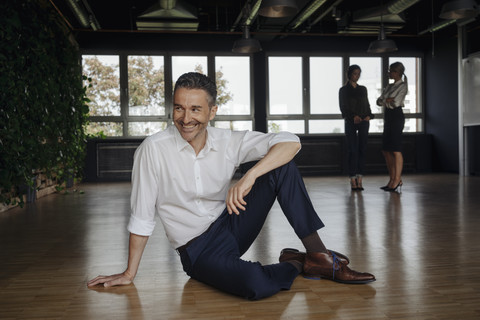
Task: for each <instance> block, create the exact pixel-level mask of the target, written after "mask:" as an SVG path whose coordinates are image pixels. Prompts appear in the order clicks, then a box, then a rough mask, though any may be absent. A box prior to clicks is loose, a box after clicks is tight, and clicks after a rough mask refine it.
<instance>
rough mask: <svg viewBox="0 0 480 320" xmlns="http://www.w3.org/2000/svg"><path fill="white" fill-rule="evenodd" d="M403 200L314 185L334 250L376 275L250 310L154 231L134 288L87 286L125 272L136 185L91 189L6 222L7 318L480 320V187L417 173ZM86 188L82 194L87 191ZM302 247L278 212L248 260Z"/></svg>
mask: <svg viewBox="0 0 480 320" xmlns="http://www.w3.org/2000/svg"><path fill="white" fill-rule="evenodd" d="M403 181H404V188H403V190H402V193H401V194H396V193H387V192H383V191H381V190H380V189H379V186H381V185H383V184H384V183H385V177H384V176H373V177H365V182H364V184H365V188H366V190H365V191H364V192H361V193H360V192H351V191H350V190H349V186H348V181H347V179H346V178H344V177H307V178H305V183H306V185H307V189H308V190H309V192H310V195H311V197H312V201H313V203H314V205H315V206H316V208H317V209H318V214H319V215H320V217H321V218H322V219H323V221H324V222H325V224H326V227H325V228H324V229H322V230H321V231H320V235H321V237H322V239H323V240H324V242H325V243H326V244H327V246H328V247H329V248H331V249H335V250H338V251H341V252H343V253H345V254H348V255H349V256H350V258H351V267H352V268H354V269H356V270H358V271H368V272H371V273H373V274H375V275H376V277H377V281H376V282H374V283H372V284H369V285H344V284H339V283H335V282H331V281H328V280H320V281H316V280H307V279H304V278H303V277H301V276H299V277H298V278H297V280H296V281H295V282H294V284H293V286H292V289H291V290H290V291H282V292H280V293H279V294H277V295H275V296H273V297H270V298H267V299H264V300H260V301H253V302H252V301H246V300H243V299H241V298H238V297H235V296H231V295H228V294H224V293H222V292H219V291H217V290H215V289H212V288H210V287H208V286H206V285H204V284H202V283H199V282H197V281H195V280H191V279H189V277H188V276H187V275H185V274H184V272H183V271H182V267H181V264H180V261H179V257H178V256H177V254H176V252H175V251H173V250H172V249H171V248H170V246H169V243H168V241H167V239H166V237H165V235H164V233H163V229H162V227H161V224H160V223H158V224H157V229H156V230H155V232H154V235H153V236H152V237H151V238H150V241H149V243H148V245H147V248H146V251H145V253H144V257H143V260H142V263H141V266H140V270H139V274H138V275H137V278H136V280H135V284H134V285H131V286H127V287H117V288H110V289H103V288H97V289H94V290H92V289H88V288H87V287H86V282H87V280H88V279H90V278H92V277H94V276H96V275H97V274H109V273H116V272H120V271H123V269H124V268H125V261H126V255H127V241H128V238H127V236H128V235H127V232H126V229H125V227H126V223H127V221H128V216H129V192H130V184H129V183H102V184H83V185H80V186H78V190H77V192H71V193H70V194H69V195H58V194H55V195H50V196H47V197H45V198H41V199H39V200H37V201H36V202H35V203H33V204H29V205H27V206H25V207H24V208H23V209H21V208H15V209H12V210H9V211H7V212H3V213H0V319H3V320H5V319H115V320H117V319H369V320H370V319H449V320H452V319H480V192H479V191H480V178H479V177H465V178H463V177H459V176H458V175H455V174H451V175H450V174H442V175H434V174H432V175H408V176H405V177H404V180H403ZM80 190H82V191H83V192H79V191H80ZM283 247H299V248H300V247H301V245H300V241H299V240H298V239H296V237H295V236H294V234H293V232H292V231H291V229H290V227H289V225H288V223H287V221H286V219H285V218H284V216H283V215H282V214H281V211H280V209H279V207H278V205H275V207H274V209H273V210H272V212H271V214H270V216H269V218H268V221H267V223H266V226H265V228H264V230H263V231H262V233H261V235H260V237H259V238H258V239H257V241H256V243H255V244H254V246H253V247H252V248H251V249H250V250H249V251H248V252H247V253H246V255H245V258H246V259H248V260H254V261H257V260H258V261H260V262H262V263H266V264H267V263H274V262H276V261H277V259H278V254H279V252H280V250H281V249H282V248H283Z"/></svg>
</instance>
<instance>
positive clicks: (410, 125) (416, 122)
mask: <svg viewBox="0 0 480 320" xmlns="http://www.w3.org/2000/svg"><path fill="white" fill-rule="evenodd" d="M422 130H423V126H422V119H417V118H407V119H405V127H404V128H403V132H421V131H422ZM369 132H370V133H383V119H373V120H370V130H369Z"/></svg>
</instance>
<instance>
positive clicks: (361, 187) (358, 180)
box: [357, 176, 365, 191]
mask: <svg viewBox="0 0 480 320" xmlns="http://www.w3.org/2000/svg"><path fill="white" fill-rule="evenodd" d="M357 190H359V191H363V190H365V189H364V188H363V185H362V177H361V176H357Z"/></svg>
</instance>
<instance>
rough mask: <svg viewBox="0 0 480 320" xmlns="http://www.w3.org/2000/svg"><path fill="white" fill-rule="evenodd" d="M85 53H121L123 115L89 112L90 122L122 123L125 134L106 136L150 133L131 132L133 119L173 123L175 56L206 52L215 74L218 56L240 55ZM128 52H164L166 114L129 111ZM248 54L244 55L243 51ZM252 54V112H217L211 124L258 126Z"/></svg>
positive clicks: (97, 52) (209, 70)
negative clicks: (90, 113) (226, 123)
mask: <svg viewBox="0 0 480 320" xmlns="http://www.w3.org/2000/svg"><path fill="white" fill-rule="evenodd" d="M84 55H96V56H102V55H109V56H118V57H119V80H120V81H119V82H120V84H119V87H120V115H119V116H89V121H90V122H115V123H121V124H122V133H123V134H122V135H121V136H107V137H105V138H106V139H139V138H145V137H146V136H131V135H129V134H128V126H129V123H132V122H166V123H167V127H169V126H172V125H173V122H172V105H173V81H174V80H172V57H178V56H185V57H191V56H202V57H206V58H207V70H204V71H205V72H206V74H207V75H208V76H212V75H213V76H215V74H216V65H215V57H232V58H233V57H236V56H239V55H236V54H228V53H205V52H188V53H185V52H165V51H161V52H152V51H135V50H131V51H130V50H128V51H121V52H119V51H100V50H82V51H81V58H83V56H84ZM128 56H162V57H163V59H164V79H165V80H164V81H165V93H164V98H165V115H154V116H147V115H129V110H128V109H129V105H128V104H129V101H128ZM241 57H244V55H241ZM247 57H248V58H249V77H250V90H249V93H250V99H249V102H250V114H242V115H217V116H216V117H215V118H214V119H213V120H212V121H210V125H211V126H215V122H216V121H222V122H225V121H250V122H251V124H252V129H253V130H255V117H254V116H255V112H254V110H255V105H254V85H253V81H254V79H253V61H252V56H247Z"/></svg>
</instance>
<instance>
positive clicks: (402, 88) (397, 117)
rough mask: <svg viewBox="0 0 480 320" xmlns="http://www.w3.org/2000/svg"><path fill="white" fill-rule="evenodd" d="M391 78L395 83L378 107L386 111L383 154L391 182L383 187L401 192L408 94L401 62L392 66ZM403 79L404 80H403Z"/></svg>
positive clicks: (384, 92)
mask: <svg viewBox="0 0 480 320" xmlns="http://www.w3.org/2000/svg"><path fill="white" fill-rule="evenodd" d="M388 72H389V77H390V79H393V80H394V82H393V83H391V84H389V85H387V87H386V88H385V89H384V90H383V93H382V95H381V96H380V97H379V98H378V99H377V105H379V106H383V107H384V109H385V118H384V126H383V140H382V153H383V156H384V157H385V162H386V164H387V169H388V174H389V175H390V180H389V181H388V183H387V184H386V185H385V186H383V187H381V189H383V190H385V191H397V189H399V191H401V188H402V185H403V182H402V170H403V155H402V133H403V127H404V125H405V116H404V114H403V110H402V108H403V107H404V106H405V96H406V95H407V92H408V84H407V77H406V76H405V67H404V66H403V64H402V63H401V62H395V63H392V64H391V65H390V69H389V71H388ZM402 77H403V79H404V80H402Z"/></svg>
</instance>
